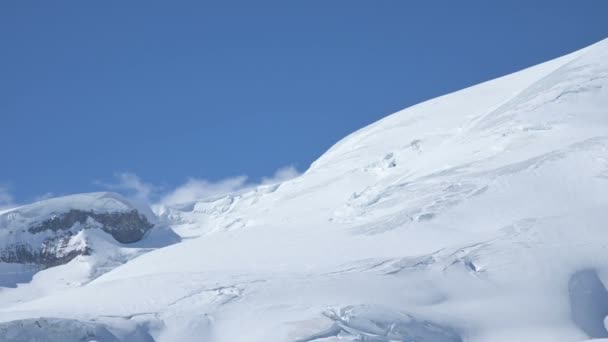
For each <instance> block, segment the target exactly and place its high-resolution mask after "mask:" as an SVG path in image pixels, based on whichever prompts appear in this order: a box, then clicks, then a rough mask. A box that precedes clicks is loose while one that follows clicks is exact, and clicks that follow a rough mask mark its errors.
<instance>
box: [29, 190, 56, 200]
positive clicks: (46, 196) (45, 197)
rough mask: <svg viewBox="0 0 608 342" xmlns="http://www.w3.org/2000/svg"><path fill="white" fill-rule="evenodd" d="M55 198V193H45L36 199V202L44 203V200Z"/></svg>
mask: <svg viewBox="0 0 608 342" xmlns="http://www.w3.org/2000/svg"><path fill="white" fill-rule="evenodd" d="M53 197H55V194H54V193H52V192H47V193H44V194H42V195H39V196H36V197H34V202H39V201H44V200H47V199H49V198H53Z"/></svg>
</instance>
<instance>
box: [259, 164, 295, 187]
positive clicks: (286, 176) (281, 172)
mask: <svg viewBox="0 0 608 342" xmlns="http://www.w3.org/2000/svg"><path fill="white" fill-rule="evenodd" d="M299 175H300V171H298V169H296V168H295V167H294V166H292V165H289V166H284V167H281V168H279V169H278V170H276V171H275V173H274V175H273V176H272V177H270V178H267V177H264V178H262V184H275V183H281V182H284V181H287V180H290V179H292V178H296V177H298V176H299Z"/></svg>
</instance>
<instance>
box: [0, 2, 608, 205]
mask: <svg viewBox="0 0 608 342" xmlns="http://www.w3.org/2000/svg"><path fill="white" fill-rule="evenodd" d="M607 18H608V1H605V0H595V1H594V0H588V1H586V0H582V1H571V0H569V1H529V0H525V1H524V0H520V1H402V0H399V1H390V0H385V1H372V0H369V1H357V0H345V1H341V0H331V1H327V0H318V1H317V0H306V1H284V0H283V1H274V2H269V1H241V2H233V1H213V2H212V1H162V2H161V1H150V0H146V1H112V0H104V1H60V0H58V1H28V0H6V1H1V2H0V43H1V50H0V148H1V151H2V158H1V159H0V185H2V186H4V188H5V190H6V189H7V188H9V190H10V191H11V193H12V195H13V196H14V199H13V200H14V201H16V202H28V201H31V200H32V199H33V198H35V197H36V196H39V195H41V194H44V193H47V192H52V193H54V194H66V193H74V192H85V191H93V190H99V189H100V186H99V185H98V184H96V183H95V181H105V182H112V177H113V175H114V174H115V173H116V172H124V171H129V172H134V173H136V174H137V175H139V176H140V177H141V178H142V179H144V180H145V181H147V182H150V183H153V184H160V185H164V186H166V187H173V186H177V185H178V184H181V183H183V182H184V181H186V180H187V179H188V178H189V177H197V178H203V179H208V180H211V181H217V180H219V179H223V178H225V177H229V176H234V175H241V174H244V175H248V176H250V179H251V180H252V181H257V180H258V179H260V178H261V177H263V176H268V175H271V174H272V173H273V172H274V171H275V170H276V169H277V168H279V167H281V166H285V165H295V166H296V167H297V168H298V169H299V170H304V169H306V168H307V167H308V165H309V164H310V163H311V162H312V161H314V160H315V159H316V158H317V157H318V156H319V155H321V154H322V153H323V152H324V151H325V150H326V149H327V148H329V147H330V146H331V145H332V144H333V143H335V142H336V141H338V140H339V139H341V138H342V137H344V136H345V135H347V134H348V133H350V132H352V131H354V130H356V129H358V128H360V127H363V126H365V125H367V124H369V123H371V122H373V121H375V120H378V119H380V118H382V117H383V116H386V115H388V114H390V113H392V112H395V111H397V110H399V109H402V108H404V107H407V106H410V105H413V104H415V103H417V102H420V101H422V100H425V99H429V98H432V97H435V96H438V95H442V94H444V93H448V92H451V91H454V90H458V89H460V88H463V87H466V86H469V85H473V84H475V83H478V82H481V81H485V80H488V79H491V78H494V77H497V76H501V75H503V74H507V73H510V72H513V71H517V70H518V69H521V68H524V67H527V66H531V65H533V64H536V63H539V62H542V61H545V60H548V59H551V58H554V57H558V56H560V55H562V54H565V53H568V52H571V51H573V50H576V49H579V48H582V47H584V46H586V45H589V44H591V43H594V42H596V41H598V40H601V39H603V38H606V37H608V19H607Z"/></svg>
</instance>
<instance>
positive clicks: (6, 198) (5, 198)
mask: <svg viewBox="0 0 608 342" xmlns="http://www.w3.org/2000/svg"><path fill="white" fill-rule="evenodd" d="M16 206H17V204H16V203H15V197H13V195H12V193H11V191H10V187H9V186H8V185H4V184H0V210H4V209H10V208H13V207H16Z"/></svg>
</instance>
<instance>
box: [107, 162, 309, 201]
mask: <svg viewBox="0 0 608 342" xmlns="http://www.w3.org/2000/svg"><path fill="white" fill-rule="evenodd" d="M299 175H300V172H299V171H298V170H297V169H296V168H295V167H293V166H285V167H282V168H279V169H278V170H277V171H276V172H275V173H274V174H273V175H272V176H271V177H263V178H262V179H261V181H260V182H259V183H256V182H248V179H249V178H248V177H247V176H236V177H229V178H225V179H221V180H219V181H209V180H206V179H200V178H190V179H188V181H186V182H185V183H184V184H182V185H180V186H178V187H177V188H175V189H172V190H168V191H161V190H162V188H161V187H160V186H155V185H152V184H149V183H146V182H144V181H142V180H141V178H140V177H139V176H137V175H136V174H134V173H130V172H123V173H117V174H115V175H114V177H115V178H116V182H114V183H104V182H99V181H98V182H95V183H96V184H97V185H99V186H102V187H104V188H106V189H109V190H114V191H119V192H122V193H124V194H125V195H127V196H129V197H131V198H134V199H136V200H139V201H142V202H146V203H148V204H152V203H154V204H155V206H162V205H169V206H171V205H177V204H184V203H191V202H194V201H197V200H201V199H205V198H209V197H216V196H220V195H225V194H228V193H234V192H239V191H243V190H246V189H249V188H253V187H255V186H258V185H265V184H276V183H280V182H284V181H286V180H289V179H291V178H295V177H297V176H299Z"/></svg>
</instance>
